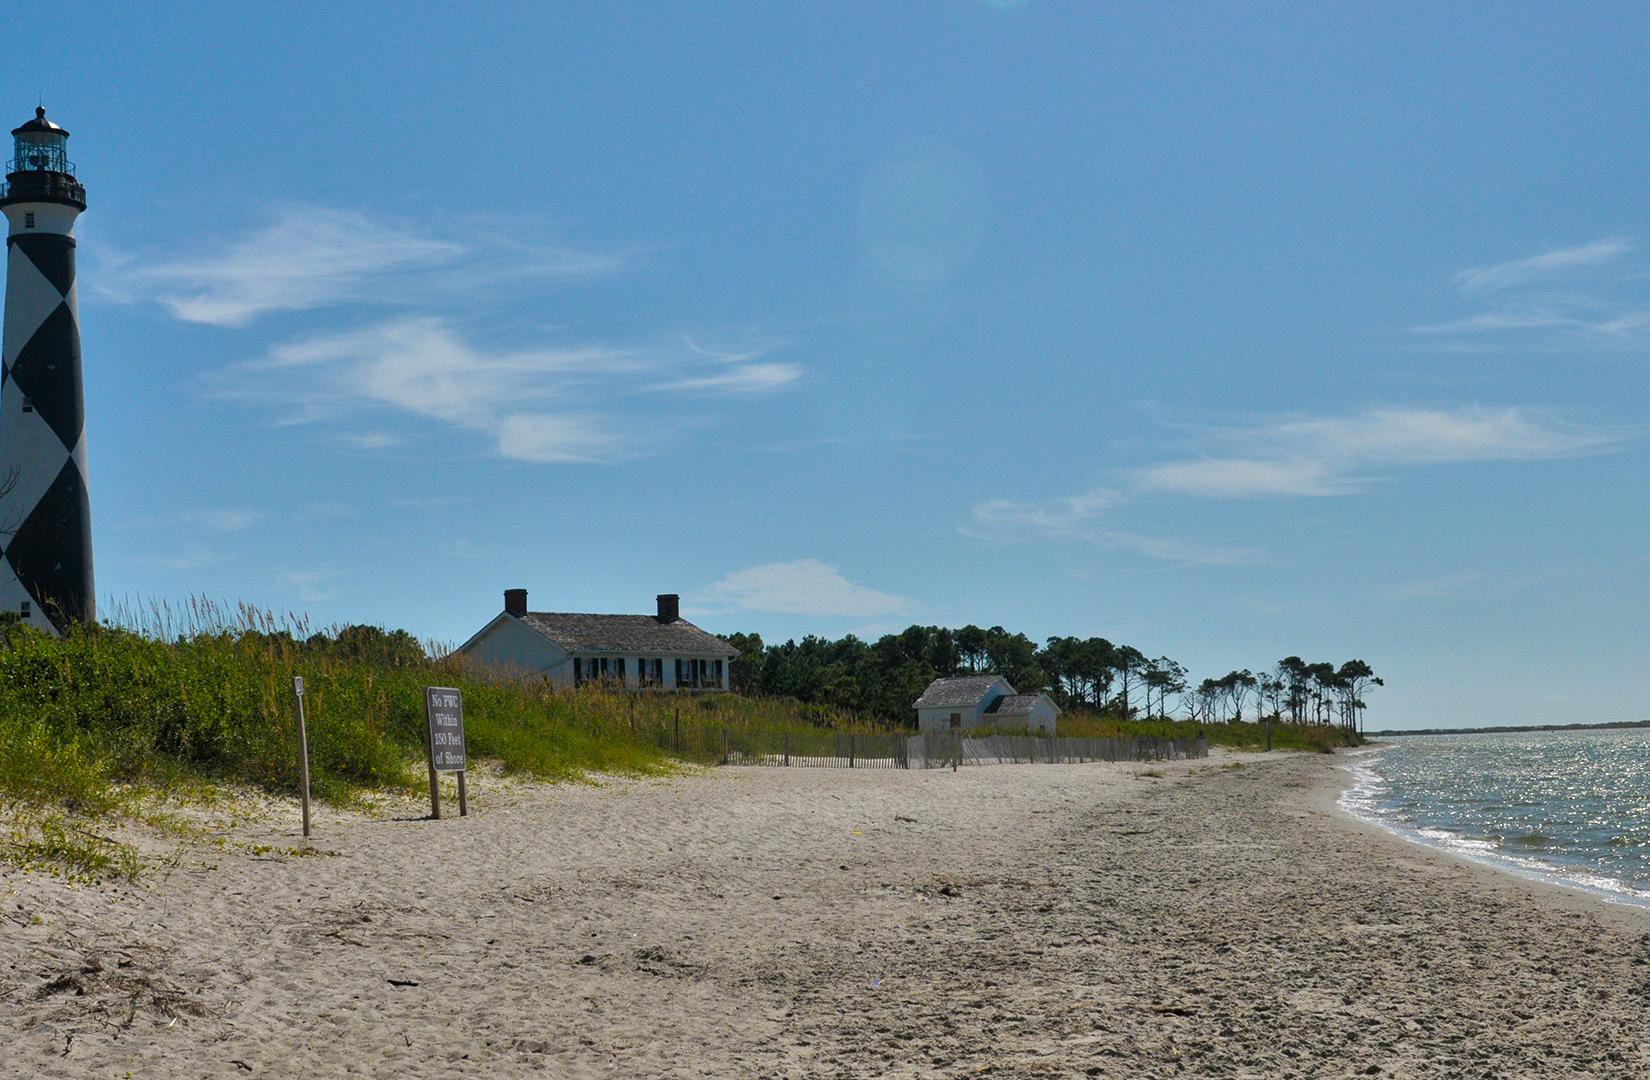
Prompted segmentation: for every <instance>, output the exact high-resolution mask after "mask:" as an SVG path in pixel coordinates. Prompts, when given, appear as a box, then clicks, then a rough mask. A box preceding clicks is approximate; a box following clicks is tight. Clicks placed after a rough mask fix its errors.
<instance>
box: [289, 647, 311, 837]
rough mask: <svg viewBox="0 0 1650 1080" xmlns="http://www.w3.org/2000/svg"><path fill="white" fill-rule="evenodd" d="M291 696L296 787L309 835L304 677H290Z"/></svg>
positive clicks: (306, 832) (307, 744)
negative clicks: (295, 715)
mask: <svg viewBox="0 0 1650 1080" xmlns="http://www.w3.org/2000/svg"><path fill="white" fill-rule="evenodd" d="M292 695H293V696H294V697H296V698H297V699H298V787H299V792H300V794H301V795H302V796H303V799H304V835H305V836H308V835H309V734H308V733H307V732H306V731H305V730H304V677H303V676H302V675H294V676H293V677H292Z"/></svg>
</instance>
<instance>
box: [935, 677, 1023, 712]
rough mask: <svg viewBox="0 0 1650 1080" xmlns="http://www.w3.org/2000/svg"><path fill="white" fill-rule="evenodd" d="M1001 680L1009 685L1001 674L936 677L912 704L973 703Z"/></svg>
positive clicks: (945, 704) (946, 705) (949, 704)
mask: <svg viewBox="0 0 1650 1080" xmlns="http://www.w3.org/2000/svg"><path fill="white" fill-rule="evenodd" d="M999 681H1002V683H1003V685H1005V686H1008V682H1007V680H1005V679H1003V677H1002V676H1001V675H959V676H956V677H954V678H950V679H935V680H934V681H933V682H931V683H929V684H928V689H926V690H924V691H923V692H922V697H920V698H918V699H917V700H916V701H915V702H914V703H913V704H912V708H916V709H939V708H946V707H949V706H954V705H973V704H976V703H977V702H978V701H979V700H980V699H981V698H983V697H985V696H986V694H988V693H990V691H991V687H992V686H993V685H995V684H996V683H997V682H999ZM1008 688H1009V690H1011V691H1012V690H1013V689H1014V688H1013V687H1012V686H1009V687H1008Z"/></svg>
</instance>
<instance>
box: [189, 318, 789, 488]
mask: <svg viewBox="0 0 1650 1080" xmlns="http://www.w3.org/2000/svg"><path fill="white" fill-rule="evenodd" d="M762 355H763V350H762V349H751V350H745V351H741V352H738V353H728V354H721V353H714V352H707V351H705V350H702V349H698V348H688V347H686V346H685V345H683V344H681V343H680V342H677V343H674V344H672V343H669V342H665V343H658V344H651V345H637V346H626V347H618V346H611V345H603V344H595V345H569V346H534V347H526V348H489V347H486V346H483V345H480V344H478V343H475V342H473V341H471V340H469V339H467V338H466V337H465V336H463V335H462V334H461V333H460V332H459V330H458V329H457V328H456V327H454V326H453V325H452V324H451V323H449V322H448V321H446V320H444V319H440V318H435V317H429V316H424V317H408V318H403V319H393V320H389V321H386V322H380V323H377V324H374V325H372V326H368V327H365V328H362V329H358V330H351V331H347V332H345V333H340V334H326V335H320V336H317V337H311V338H304V339H301V340H298V341H292V342H287V343H284V344H281V345H278V346H276V347H275V348H273V349H271V350H269V352H268V353H266V354H265V355H264V356H263V357H262V358H260V359H259V360H257V361H253V362H250V363H246V364H240V365H237V366H235V367H233V368H231V369H230V370H229V371H227V372H223V373H220V374H219V375H217V376H216V377H215V378H214V382H215V383H216V384H217V387H218V389H219V392H221V393H223V394H225V395H227V396H230V397H234V398H237V399H241V400H252V401H257V402H262V403H265V404H268V405H270V406H272V407H278V408H279V409H280V410H281V412H282V416H283V420H284V421H285V422H289V423H305V422H317V421H329V420H340V419H343V418H346V417H353V416H357V415H371V414H374V413H380V412H385V411H388V412H391V413H400V414H403V415H411V416H415V417H419V418H423V419H425V420H428V421H434V422H438V423H442V424H446V425H450V426H453V427H458V428H464V429H468V430H473V431H477V432H483V433H485V434H487V435H488V436H490V437H491V438H492V439H493V440H494V441H495V445H496V447H497V451H498V453H500V454H501V455H502V456H504V457H507V458H514V459H517V460H521V461H533V462H590V461H612V460H616V459H619V458H623V457H628V456H632V455H634V454H638V453H645V452H647V451H648V450H649V449H650V448H651V447H652V446H653V445H654V444H655V443H656V442H657V441H658V440H659V439H661V438H663V437H665V436H667V435H668V434H671V433H673V432H674V431H675V430H677V429H678V428H679V427H680V425H681V424H682V423H683V422H685V421H682V420H680V419H679V418H678V417H676V416H674V415H672V413H671V412H670V411H666V412H665V415H661V416H643V415H639V414H640V413H642V412H643V411H644V410H641V409H639V408H637V407H635V402H636V401H637V400H639V399H641V398H642V397H644V396H646V395H650V394H653V393H654V392H656V391H660V390H667V389H668V390H670V391H672V392H673V394H674V395H675V396H677V397H682V396H716V395H722V394H728V393H733V392H735V391H737V392H739V393H744V394H752V393H760V392H765V391H772V390H776V389H781V388H783V387H785V386H787V385H789V384H790V383H792V382H794V381H796V379H797V378H799V377H800V375H801V371H802V369H801V367H800V365H798V364H794V363H789V362H780V361H773V360H760V359H758V358H759V357H761V356H762ZM753 367H754V368H758V369H760V371H759V372H758V374H757V375H756V376H754V377H753V378H750V379H748V380H745V381H744V382H740V381H739V379H740V376H741V375H742V374H743V373H744V372H745V371H746V370H747V369H749V368H753ZM627 399H628V401H629V403H630V407H627V408H626V409H625V410H624V415H623V416H621V415H620V413H619V411H618V410H617V409H616V408H615V406H616V405H617V404H618V403H619V402H620V401H621V400H627ZM655 411H658V410H655ZM371 435H372V438H371V442H369V443H368V444H367V445H373V444H380V445H381V444H383V441H384V439H385V438H386V437H388V438H394V437H395V436H393V435H389V436H386V433H383V432H380V431H377V430H374V431H373V432H372V433H371Z"/></svg>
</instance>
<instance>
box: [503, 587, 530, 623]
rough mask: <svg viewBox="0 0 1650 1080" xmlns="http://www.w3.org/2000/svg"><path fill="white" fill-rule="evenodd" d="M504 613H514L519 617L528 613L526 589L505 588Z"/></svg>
mask: <svg viewBox="0 0 1650 1080" xmlns="http://www.w3.org/2000/svg"><path fill="white" fill-rule="evenodd" d="M504 614H506V615H514V616H516V617H517V618H518V619H519V618H520V617H521V616H523V615H525V614H527V590H526V589H505V590H504Z"/></svg>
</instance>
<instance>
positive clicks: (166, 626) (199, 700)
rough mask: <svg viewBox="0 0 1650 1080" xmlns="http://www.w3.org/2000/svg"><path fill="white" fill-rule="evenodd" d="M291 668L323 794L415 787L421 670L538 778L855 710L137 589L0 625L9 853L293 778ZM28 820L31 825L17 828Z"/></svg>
mask: <svg viewBox="0 0 1650 1080" xmlns="http://www.w3.org/2000/svg"><path fill="white" fill-rule="evenodd" d="M295 675H301V676H303V679H304V683H305V712H306V720H307V724H308V735H309V752H310V783H311V790H312V791H313V792H314V794H315V795H316V796H317V797H318V798H321V799H331V800H343V799H348V798H349V797H350V796H352V795H354V794H356V793H358V792H360V791H362V790H368V789H375V790H383V789H391V790H396V789H399V790H405V791H409V792H411V791H414V790H416V789H417V788H418V786H419V785H420V784H421V783H422V782H423V778H424V774H423V769H424V755H425V750H424V706H423V701H424V698H423V691H424V688H425V687H426V686H431V685H442V686H456V687H458V688H459V689H460V690H461V691H462V692H463V695H464V720H465V736H466V743H467V750H468V752H469V754H470V756H471V758H472V759H487V760H490V761H494V762H497V763H498V764H500V765H502V767H503V768H504V769H505V770H507V771H511V772H518V773H523V774H526V775H530V776H532V777H535V778H540V779H568V778H576V777H584V776H587V775H589V774H591V773H629V774H646V773H657V772H661V771H666V770H669V769H672V768H674V767H676V765H675V763H676V762H677V761H679V760H687V761H707V762H709V761H716V760H719V759H720V755H721V751H722V747H723V746H724V744H725V742H726V740H727V739H728V737H729V736H728V734H727V733H728V732H729V731H740V730H746V729H758V728H759V729H762V730H769V731H777V730H783V729H784V728H785V727H786V726H787V725H790V726H794V727H795V728H797V729H798V730H803V729H810V728H813V727H815V726H818V725H825V726H841V727H851V726H853V720H852V718H851V717H847V716H844V715H841V714H838V713H835V712H833V711H831V710H826V709H819V708H814V707H809V706H801V705H797V704H796V703H794V702H791V703H785V702H778V701H751V700H746V699H742V698H737V697H733V696H731V695H714V696H705V697H690V696H686V695H674V694H672V695H666V694H623V693H612V692H607V691H603V690H599V689H593V688H586V689H583V690H578V691H559V690H556V689H554V688H552V687H551V686H549V685H548V684H546V683H543V682H542V681H541V682H539V683H537V684H536V685H535V684H533V683H524V682H519V681H515V680H510V679H505V678H500V677H498V676H497V675H495V674H492V673H490V672H488V671H487V670H486V669H479V668H474V667H472V666H470V665H468V664H466V663H465V662H464V661H463V660H462V659H460V658H456V657H453V656H451V655H437V656H432V655H431V654H430V653H429V652H427V651H426V648H425V647H424V646H420V645H419V644H418V643H416V642H413V641H412V639H411V638H409V637H407V636H406V635H404V634H400V635H395V634H385V633H383V632H381V631H376V630H372V629H371V628H360V627H354V628H335V629H332V630H328V631H322V632H314V631H312V630H311V628H310V627H309V625H308V624H307V622H306V621H305V620H304V619H303V618H302V617H301V616H297V615H292V614H288V615H276V614H273V613H270V612H266V611H262V610H259V609H257V608H252V607H248V606H245V605H239V606H229V605H220V604H215V603H212V602H210V601H206V600H202V599H198V598H197V599H193V600H190V601H189V602H187V603H185V604H183V605H181V606H178V607H174V606H171V605H168V604H152V605H148V606H137V605H133V604H130V603H128V604H124V605H116V606H115V607H114V609H113V614H112V616H111V617H110V620H109V622H107V623H105V624H103V625H99V626H80V627H75V628H73V629H72V630H71V631H70V632H69V633H68V634H67V635H65V636H64V637H62V638H53V637H49V636H47V635H44V634H41V633H38V632H36V631H33V630H30V629H28V628H26V627H23V626H19V625H16V624H15V623H14V624H11V625H6V626H0V748H3V752H0V803H5V804H7V805H8V806H9V808H10V811H9V813H6V815H5V816H6V818H7V819H9V821H10V822H11V823H12V824H13V826H14V828H13V829H12V834H11V835H10V838H9V840H8V839H7V838H6V836H5V835H0V853H8V854H9V855H10V861H13V862H28V861H36V860H37V857H38V858H45V856H42V855H41V853H42V852H48V853H49V852H52V851H56V852H58V855H59V856H60V857H59V858H58V860H57V861H59V862H68V861H72V860H69V859H65V858H62V857H61V856H62V851H63V849H64V848H65V845H64V844H63V843H60V842H58V841H59V840H60V839H61V837H62V836H63V835H68V834H65V833H64V829H65V828H69V830H70V834H72V833H73V831H74V828H75V826H74V822H76V821H81V820H94V819H95V818H97V817H99V816H103V815H110V814H118V813H120V812H124V811H129V810H130V809H131V803H132V800H133V798H134V797H136V796H141V795H146V794H152V793H167V792H170V791H174V790H177V789H179V788H182V787H187V786H191V785H195V786H198V785H200V784H201V783H202V782H207V783H211V782H229V783H238V784H249V785H253V786H256V787H258V788H262V789H264V790H267V791H271V792H276V793H293V792H295V791H296V790H297V783H298V763H297V755H296V732H295V711H294V700H293V693H292V678H293V676H295ZM0 809H3V808H0ZM20 821H32V822H33V823H34V826H33V827H32V828H31V829H29V830H27V835H23V834H22V833H20V832H19V831H18V829H17V828H15V825H16V823H17V822H20ZM48 841H50V842H49V843H48ZM83 854H87V853H83ZM104 854H106V855H107V854H109V853H108V852H105V853H104ZM88 858H90V855H89V854H88ZM47 861H49V859H48V860H47ZM122 865H126V864H124V863H123V864H122Z"/></svg>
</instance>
